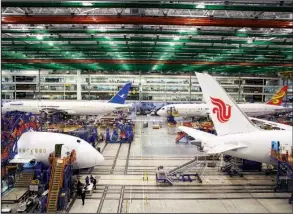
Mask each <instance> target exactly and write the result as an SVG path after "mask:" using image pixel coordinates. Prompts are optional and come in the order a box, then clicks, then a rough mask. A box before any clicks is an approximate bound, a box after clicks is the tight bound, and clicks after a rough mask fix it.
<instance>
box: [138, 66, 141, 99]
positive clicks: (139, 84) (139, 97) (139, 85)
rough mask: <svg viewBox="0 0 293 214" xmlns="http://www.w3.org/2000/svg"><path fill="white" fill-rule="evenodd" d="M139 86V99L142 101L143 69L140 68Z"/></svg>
mask: <svg viewBox="0 0 293 214" xmlns="http://www.w3.org/2000/svg"><path fill="white" fill-rule="evenodd" d="M138 85H139V88H138V91H139V96H138V97H139V101H140V102H141V100H142V99H141V98H142V84H141V70H139V84H138Z"/></svg>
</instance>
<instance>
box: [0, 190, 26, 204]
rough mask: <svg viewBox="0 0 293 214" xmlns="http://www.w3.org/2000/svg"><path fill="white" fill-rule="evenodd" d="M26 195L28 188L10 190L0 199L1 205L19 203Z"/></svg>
mask: <svg viewBox="0 0 293 214" xmlns="http://www.w3.org/2000/svg"><path fill="white" fill-rule="evenodd" d="M27 194H28V188H19V187H16V188H12V189H10V190H9V191H8V192H7V193H5V194H4V195H3V196H2V197H1V203H2V204H13V203H18V202H20V201H21V200H22V199H23V198H25V197H26V196H27Z"/></svg>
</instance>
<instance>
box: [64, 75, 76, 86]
mask: <svg viewBox="0 0 293 214" xmlns="http://www.w3.org/2000/svg"><path fill="white" fill-rule="evenodd" d="M76 78H77V77H76V76H65V83H72V84H74V83H76Z"/></svg>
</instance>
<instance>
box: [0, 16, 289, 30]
mask: <svg viewBox="0 0 293 214" xmlns="http://www.w3.org/2000/svg"><path fill="white" fill-rule="evenodd" d="M2 24H137V25H185V26H219V27H252V28H292V27H293V22H292V21H281V20H264V19H218V18H184V17H143V16H121V17H119V16H4V17H3V16H2Z"/></svg>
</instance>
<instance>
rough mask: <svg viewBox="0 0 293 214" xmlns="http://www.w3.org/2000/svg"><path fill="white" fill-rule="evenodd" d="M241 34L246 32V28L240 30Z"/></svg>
mask: <svg viewBox="0 0 293 214" xmlns="http://www.w3.org/2000/svg"><path fill="white" fill-rule="evenodd" d="M238 31H239V32H246V28H245V27H244V28H241V29H239V30H238Z"/></svg>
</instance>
